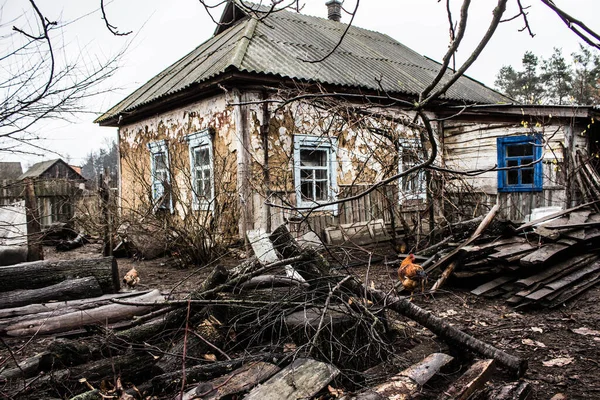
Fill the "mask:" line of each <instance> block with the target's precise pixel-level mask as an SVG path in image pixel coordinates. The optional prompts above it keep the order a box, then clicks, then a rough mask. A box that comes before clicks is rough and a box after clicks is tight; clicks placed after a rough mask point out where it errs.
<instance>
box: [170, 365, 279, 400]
mask: <svg viewBox="0 0 600 400" xmlns="http://www.w3.org/2000/svg"><path fill="white" fill-rule="evenodd" d="M280 370H281V368H279V367H278V366H276V365H273V364H270V363H266V362H262V361H259V362H254V363H250V364H248V365H245V366H243V367H241V368H238V369H236V370H235V371H233V372H231V373H229V374H227V375H223V376H220V377H218V378H216V379H213V380H211V381H210V382H205V383H201V384H199V385H198V386H196V387H195V388H194V389H192V390H190V391H188V392H187V393H185V394H184V395H183V397H182V399H181V400H191V399H198V398H201V399H202V400H220V399H224V398H227V399H228V398H231V397H232V396H233V395H235V394H238V393H244V392H247V391H249V390H250V389H252V388H254V387H255V386H256V385H258V384H259V383H262V382H264V381H266V380H267V379H269V378H270V377H271V376H273V375H274V374H276V373H277V372H279V371H280Z"/></svg>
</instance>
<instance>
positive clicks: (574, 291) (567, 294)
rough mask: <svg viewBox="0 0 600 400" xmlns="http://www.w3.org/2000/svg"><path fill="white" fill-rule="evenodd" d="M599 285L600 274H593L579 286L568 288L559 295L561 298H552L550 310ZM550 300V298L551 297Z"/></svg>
mask: <svg viewBox="0 0 600 400" xmlns="http://www.w3.org/2000/svg"><path fill="white" fill-rule="evenodd" d="M598 283H600V273H596V274H593V275H592V276H590V277H589V278H587V279H586V280H585V281H583V282H579V283H578V284H576V285H573V286H572V287H570V288H568V289H567V290H564V291H562V292H561V293H560V294H559V296H557V297H554V296H552V297H553V298H552V302H551V303H549V305H548V306H549V307H550V308H554V307H558V306H560V305H562V304H563V303H565V302H567V301H569V300H571V299H572V298H573V297H575V296H578V295H579V294H581V293H582V292H584V291H585V290H587V289H589V288H591V287H592V286H595V285H597V284H598ZM549 298H550V296H549Z"/></svg>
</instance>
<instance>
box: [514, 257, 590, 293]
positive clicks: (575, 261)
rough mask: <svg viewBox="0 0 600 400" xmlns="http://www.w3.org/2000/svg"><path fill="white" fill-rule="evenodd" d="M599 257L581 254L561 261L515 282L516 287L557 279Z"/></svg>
mask: <svg viewBox="0 0 600 400" xmlns="http://www.w3.org/2000/svg"><path fill="white" fill-rule="evenodd" d="M597 258H598V257H597V256H596V255H594V254H581V255H577V256H574V257H572V258H570V259H568V260H565V261H561V262H560V263H558V264H555V265H553V266H552V267H549V268H547V269H545V270H543V271H541V272H539V273H537V274H534V275H531V276H529V277H527V278H523V279H519V280H518V281H516V282H515V284H516V285H519V286H522V287H530V286H532V285H534V284H536V283H538V282H544V281H545V280H546V279H549V278H556V277H557V276H558V275H560V274H561V273H562V272H563V271H568V270H569V269H571V268H579V267H580V266H582V265H585V264H589V263H591V262H593V261H594V260H595V259H597Z"/></svg>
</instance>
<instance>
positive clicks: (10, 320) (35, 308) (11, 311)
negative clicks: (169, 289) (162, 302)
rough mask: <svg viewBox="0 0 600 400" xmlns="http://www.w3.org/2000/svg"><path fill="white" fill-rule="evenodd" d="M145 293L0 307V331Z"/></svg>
mask: <svg viewBox="0 0 600 400" xmlns="http://www.w3.org/2000/svg"><path fill="white" fill-rule="evenodd" d="M145 293H148V292H147V291H146V292H137V293H118V294H117V293H114V294H107V295H104V296H100V297H96V298H92V299H83V300H71V301H60V302H56V303H45V304H32V305H29V306H24V307H17V308H7V309H0V315H1V316H2V318H1V319H0V331H2V330H3V329H5V328H6V327H7V326H9V325H14V324H17V323H19V322H22V321H30V320H32V319H41V318H47V317H56V316H59V315H64V314H68V313H71V312H75V311H83V310H89V309H91V308H97V307H100V306H104V305H107V304H112V303H111V299H115V298H126V297H133V296H139V295H142V294H145ZM32 314H35V315H32ZM13 315H14V317H13Z"/></svg>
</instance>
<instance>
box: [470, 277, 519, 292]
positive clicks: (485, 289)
mask: <svg viewBox="0 0 600 400" xmlns="http://www.w3.org/2000/svg"><path fill="white" fill-rule="evenodd" d="M512 280H514V278H512V277H509V276H501V277H499V278H496V279H494V280H492V281H490V282H487V283H484V284H483V285H481V286H478V287H476V288H475V289H473V290H471V293H472V294H474V295H476V296H481V295H482V294H485V293H487V292H489V291H490V290H493V289H496V288H497V287H499V286H502V285H504V284H505V283H506V282H510V281H512Z"/></svg>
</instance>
